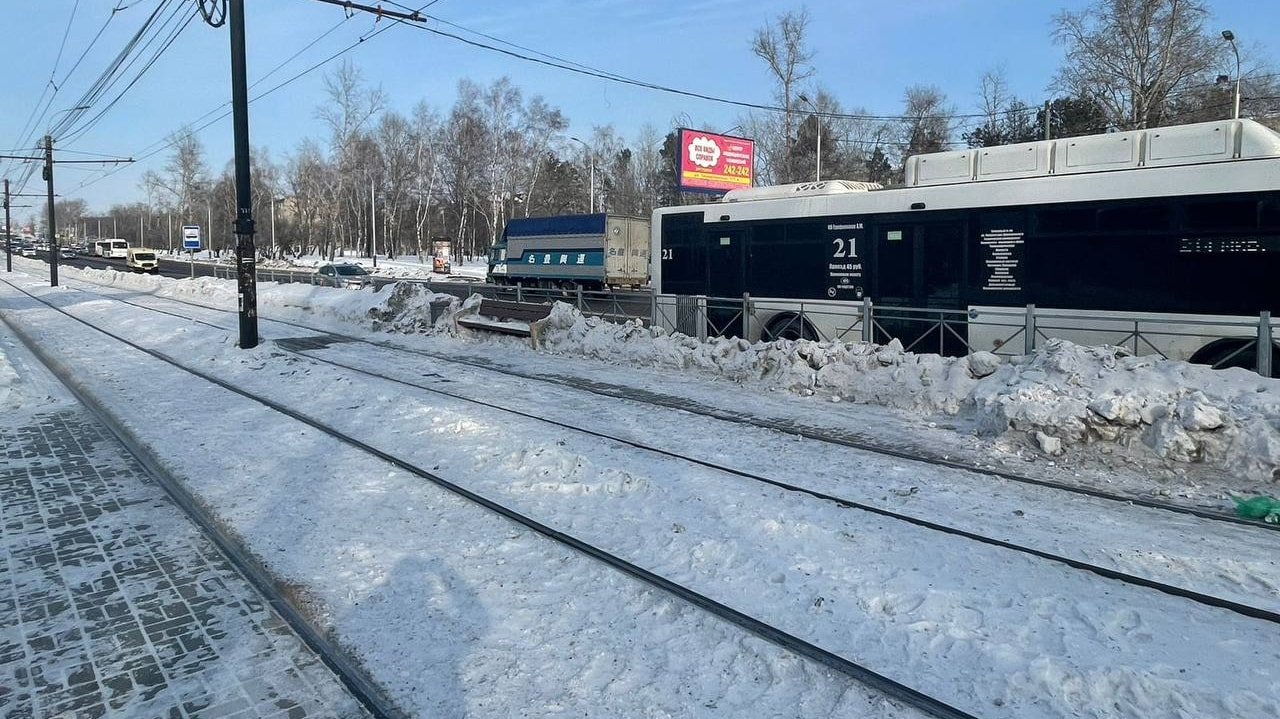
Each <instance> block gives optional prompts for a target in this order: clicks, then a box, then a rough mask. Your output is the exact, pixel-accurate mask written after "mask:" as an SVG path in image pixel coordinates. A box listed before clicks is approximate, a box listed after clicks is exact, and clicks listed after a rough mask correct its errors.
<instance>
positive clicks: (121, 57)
mask: <svg viewBox="0 0 1280 719" xmlns="http://www.w3.org/2000/svg"><path fill="white" fill-rule="evenodd" d="M172 5H174V0H161V2H160V3H159V4H158V5H157V6H156V8H155V10H153V11H152V12H151V14H150V15H148V16H147V18H146V20H144V21H143V23H142V25H141V27H139V28H138V30H137V31H136V32H134V34H133V36H132V37H131V38H130V39H129V40H128V42H126V43H125V45H124V47H123V48H122V49H121V50H120V52H118V53H117V54H116V56H115V57H114V58H112V60H111V61H110V62H109V63H108V64H107V67H106V68H105V69H104V70H103V71H102V72H101V73H99V75H98V77H97V79H95V80H94V81H93V83H92V84H91V85H90V86H89V88H88V89H87V90H85V92H84V94H83V95H81V96H80V98H79V99H78V100H77V101H76V102H75V103H74V104H73V107H75V108H80V107H84V108H86V109H85V110H79V109H77V110H75V111H74V112H71V113H69V114H68V116H67V117H65V118H62V119H61V120H60V121H59V122H58V123H56V124H55V125H54V126H53V127H51V128H49V129H48V131H47V133H46V134H50V135H53V136H54V137H55V138H57V137H59V136H60V135H61V134H62V133H63V131H64V130H66V129H67V128H68V127H70V126H71V125H72V124H74V123H75V122H77V121H78V120H79V119H80V117H81V113H84V112H87V111H88V108H92V107H93V105H94V104H95V103H96V102H97V101H98V100H100V99H101V98H102V96H103V95H104V94H106V93H107V92H108V91H109V89H110V88H111V86H112V85H113V84H114V83H115V81H116V80H117V79H118V78H119V76H120V74H121V71H122V70H123V69H127V67H128V66H129V65H131V64H132V62H131V58H133V57H134V51H135V50H136V49H137V48H138V47H139V45H142V46H143V47H145V46H146V45H147V44H149V42H150V39H151V37H152V36H153V32H152V31H153V29H154V28H155V27H156V26H157V23H158V22H159V21H160V18H161V17H162V16H163V14H164V12H165V11H166V10H170V9H171V6H172Z"/></svg>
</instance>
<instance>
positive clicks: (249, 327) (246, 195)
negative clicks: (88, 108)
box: [227, 0, 258, 350]
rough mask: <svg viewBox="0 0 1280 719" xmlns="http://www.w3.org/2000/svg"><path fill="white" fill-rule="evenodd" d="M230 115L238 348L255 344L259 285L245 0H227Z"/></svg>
mask: <svg viewBox="0 0 1280 719" xmlns="http://www.w3.org/2000/svg"><path fill="white" fill-rule="evenodd" d="M227 20H228V22H230V24H231V117H232V122H231V125H232V128H233V129H234V134H235V148H236V287H237V289H238V290H239V296H240V349H246V350H247V349H251V348H253V347H256V346H257V345H258V288H257V273H256V267H255V266H254V264H255V262H256V257H255V255H256V254H257V251H256V250H255V248H254V246H253V192H252V187H251V185H250V177H249V81H248V78H247V72H246V69H245V65H246V62H245V49H244V0H230V3H229V8H228V12H227Z"/></svg>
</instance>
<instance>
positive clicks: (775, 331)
mask: <svg viewBox="0 0 1280 719" xmlns="http://www.w3.org/2000/svg"><path fill="white" fill-rule="evenodd" d="M651 243H652V248H651V249H652V257H653V258H654V259H655V263H654V267H653V286H654V290H655V293H656V297H657V304H656V307H657V310H658V311H657V313H656V314H657V317H655V321H656V322H659V323H660V324H666V325H668V326H669V327H670V328H672V329H678V330H680V331H685V332H689V331H690V330H696V331H697V332H698V333H699V334H702V333H703V332H706V333H709V334H723V335H736V336H741V337H745V338H748V339H751V340H756V339H762V338H763V339H774V338H788V339H796V338H806V339H842V340H849V341H857V340H866V339H870V340H873V341H876V342H884V341H887V339H888V338H889V337H897V338H898V339H900V340H901V341H902V343H903V344H904V345H905V346H907V347H908V348H914V349H915V350H916V351H928V352H943V353H946V354H963V353H967V352H971V351H976V350H991V351H997V352H1003V353H1021V352H1022V351H1025V350H1026V349H1028V348H1031V347H1034V346H1035V345H1037V344H1039V343H1040V342H1043V341H1044V340H1045V339H1046V338H1048V337H1066V338H1068V339H1071V340H1073V341H1077V342H1081V343H1088V344H1101V343H1106V344H1114V345H1120V346H1126V347H1131V348H1132V349H1133V350H1134V351H1135V352H1137V353H1140V354H1157V353H1158V354H1162V355H1164V356H1166V357H1172V358H1175V359H1188V360H1191V361H1193V362H1203V363H1207V364H1213V365H1215V366H1245V367H1251V368H1253V367H1258V366H1261V365H1262V364H1265V361H1266V359H1267V354H1268V353H1269V352H1270V354H1271V356H1272V358H1273V361H1274V360H1275V359H1277V358H1280V350H1276V351H1274V352H1271V350H1272V349H1273V346H1274V339H1273V340H1272V342H1268V343H1266V344H1267V345H1268V346H1266V347H1264V346H1263V343H1262V342H1260V341H1259V338H1260V337H1273V334H1272V330H1271V328H1270V325H1269V315H1270V314H1273V313H1276V312H1278V311H1280V280H1278V279H1277V278H1280V134H1277V133H1275V132H1273V131H1271V130H1270V129H1268V128H1266V127H1265V126H1263V125H1260V124H1258V123H1256V122H1253V121H1251V120H1226V121H1220V122H1207V123H1198V124H1194V125H1183V126H1177V127H1162V128H1155V129H1149V130H1139V131H1133V132H1123V133H1112V134H1106V135H1094V136H1089V137H1076V138H1066V139H1061V140H1046V141H1041V142H1032V143H1024V144H1019V145H1007V146H1001V147H988V148H977V149H970V150H957V151H954V152H942V153H935V154H930V155H920V156H915V157H911V158H909V159H908V161H907V165H906V182H905V185H904V186H902V187H894V188H881V187H880V186H878V185H872V184H867V183H852V182H845V181H840V180H832V181H826V182H816V183H804V184H799V185H788V186H780V187H761V188H750V189H744V190H734V191H731V192H729V193H728V194H726V195H725V196H724V198H722V200H721V201H720V202H716V203H711V204H706V205H697V206H686V207H667V208H660V209H658V210H656V211H655V212H654V217H653V224H652V234H651ZM871 308H874V309H872V310H871V321H867V322H864V315H865V314H866V313H867V311H868V309H871ZM1271 373H1272V374H1274V370H1271Z"/></svg>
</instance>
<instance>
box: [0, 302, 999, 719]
mask: <svg viewBox="0 0 1280 719" xmlns="http://www.w3.org/2000/svg"><path fill="white" fill-rule="evenodd" d="M5 284H7V285H8V286H10V287H11V288H13V289H15V290H16V291H18V292H20V293H22V294H23V295H25V296H26V297H28V298H30V299H31V300H33V301H34V302H37V303H39V304H41V305H43V306H44V307H47V308H48V309H50V310H53V311H54V312H57V313H58V314H60V315H63V316H65V317H67V318H68V319H70V320H72V321H74V322H77V323H79V324H81V325H83V326H85V327H88V328H89V329H91V330H93V331H95V332H98V333H101V334H103V335H105V336H107V337H109V338H110V339H112V340H114V341H115V342H118V343H120V344H122V345H124V346H127V347H129V348H131V349H133V350H136V351H138V352H141V353H143V354H146V355H148V356H150V357H151V358H153V359H156V360H158V361H160V362H163V363H165V364H166V365H169V366H170V367H173V368H174V369H177V370H180V371H182V372H185V373H187V374H190V375H192V376H193V377H196V378H197V379H200V380H201V381H204V382H207V383H209V384H212V385H215V386H217V387H219V388H221V389H223V390H226V391H228V392H231V393H233V394H235V395H237V396H239V397H242V398H244V399H247V400H249V401H251V402H255V403H258V404H260V405H262V406H263V407H265V408H267V409H269V410H272V411H274V412H277V413H279V414H280V415H282V416H284V417H287V418H289V419H291V420H294V421H296V422H300V423H302V424H304V425H306V426H308V427H311V428H312V429H315V430H317V431H319V432H321V433H323V434H325V435H327V436H329V437H332V438H333V439H336V440H338V441H339V442H342V443H343V444H345V445H347V446H350V447H353V448H355V449H357V450H359V451H361V452H364V453H366V454H368V455H370V456H372V457H375V458H377V459H379V460H381V461H383V462H386V463H388V464H390V465H392V466H394V467H396V468H398V469H400V470H403V471H405V472H408V473H409V474H411V475H413V476H416V477H419V478H421V479H424V480H427V481H428V482H431V483H432V484H433V485H435V486H437V487H439V488H441V489H444V490H446V491H448V492H451V493H453V494H455V495H457V496H459V497H462V498H464V499H466V500H468V501H470V502H473V503H474V504H476V505H478V506H480V507H483V508H484V509H487V510H489V511H491V512H493V513H495V514H498V515H500V516H502V517H504V518H506V519H508V520H510V521H512V522H514V523H516V524H518V525H521V526H523V527H525V528H527V529H530V530H532V531H534V532H537V533H538V534H540V535H542V536H544V537H546V538H548V539H551V540H553V541H555V542H557V543H559V544H562V545H564V546H566V547H568V548H570V549H573V550H574V551H576V552H578V553H581V554H583V555H584V556H587V557H590V558H592V559H595V560H597V561H599V562H601V563H602V564H604V565H606V566H608V567H610V568H612V569H615V570H617V571H620V572H622V573H623V574H626V575H628V576H630V577H632V578H633V579H636V580H638V581H640V582H641V583H642V584H645V585H647V586H650V587H652V588H654V589H657V590H659V591H662V592H664V593H666V594H668V595H670V596H673V597H675V598H677V599H680V600H682V601H685V602H687V603H688V604H690V605H692V606H695V607H698V608H699V609H702V610H703V611H706V612H708V613H709V614H711V615H712V616H714V617H716V618H718V619H720V620H722V621H725V622H727V623H729V624H731V625H733V626H736V627H738V628H740V629H742V630H744V631H746V632H749V633H751V634H753V635H755V636H757V637H760V638H761V639H763V640H765V641H767V642H770V643H772V644H774V645H776V646H778V647H780V648H782V649H785V650H787V651H790V652H792V653H794V654H796V655H798V656H802V657H805V658H807V659H810V660H812V661H814V662H817V663H818V664H821V665H823V666H825V667H827V668H828V669H831V670H832V671H835V672H838V673H840V674H842V675H844V676H847V677H849V678H851V679H853V680H855V681H857V682H859V683H861V684H863V685H864V686H866V687H868V688H871V689H874V690H876V691H879V692H882V693H883V694H885V695H886V696H888V697H891V698H893V699H895V700H897V701H899V702H902V703H903V704H906V705H908V706H911V707H913V708H915V709H917V710H919V711H921V712H924V713H925V714H927V715H929V716H932V717H937V719H978V717H977V716H976V715H974V714H970V713H968V712H966V711H964V710H962V709H959V708H957V707H954V706H951V705H950V704H947V703H946V702H943V701H941V700H939V699H937V698H935V697H932V696H930V695H928V694H925V693H924V692H921V691H919V690H916V689H914V688H912V687H910V686H908V685H906V684H903V683H901V682H898V681H895V680H893V679H891V678H889V677H888V676H886V675H884V674H881V673H879V672H876V671H874V670H872V669H870V668H868V667H866V666H864V665H863V664H860V663H858V662H854V661H852V660H849V659H847V658H845V657H843V656H841V655H840V654H838V653H836V652H833V651H830V650H827V649H824V648H822V647H821V646H818V645H817V644H814V643H812V642H809V641H807V640H805V639H803V638H801V637H799V636H796V635H795V634H792V633H789V632H787V631H785V630H783V629H780V628H778V627H776V626H774V625H772V624H769V623H768V622H765V621H761V620H759V619H757V618H755V617H752V616H750V615H749V614H746V613H744V612H741V611H738V610H736V609H734V608H733V607H730V606H729V605H727V604H724V603H722V602H719V601H717V600H715V599H713V598H711V597H710V596H707V595H705V594H703V593H700V592H697V591H695V590H693V589H691V588H689V587H687V586H685V585H683V584H680V583H678V582H674V581H672V580H669V579H667V578H665V577H663V576H661V575H659V574H657V573H655V572H652V571H650V570H647V569H645V568H643V567H641V566H639V565H637V564H635V563H633V562H630V561H628V560H626V559H624V558H622V557H621V556H618V555H616V554H613V553H611V552H608V551H606V550H605V549H602V548H600V547H598V546H596V545H594V544H591V543H589V542H586V541H583V540H581V539H578V538H577V537H575V536H573V535H571V534H568V533H566V532H563V531H560V530H558V529H556V528H554V527H552V526H550V525H548V524H545V523H543V522H540V521H538V520H536V519H534V518H533V517H531V516H528V515H526V514H523V513H521V512H519V511H517V510H515V509H512V508H510V507H508V506H505V505H503V504H501V503H499V502H496V501H494V500H492V499H489V498H487V497H485V496H483V495H481V494H479V493H477V492H474V491H472V490H469V489H467V488H466V487H463V486H462V485H460V484H457V483H455V482H453V481H450V480H449V479H447V478H445V477H443V476H441V475H439V474H437V473H435V472H433V471H431V470H427V469H425V468H423V467H421V466H419V465H417V464H415V463H413V462H412V461H410V460H407V459H404V458H401V457H399V456H396V455H395V454H392V453H390V452H387V451H385V450H382V449H379V448H377V447H374V446H372V445H370V444H368V443H367V442H364V441H363V440H361V439H359V438H356V437H354V436H351V435H349V434H347V433H345V432H343V431H341V430H339V429H337V428H336V427H333V426H330V425H329V424H327V423H325V422H322V421H320V420H319V419H316V418H314V417H311V416H309V415H307V414H305V413H302V412H299V411H297V410H295V409H292V408H290V407H288V406H286V405H284V404H282V403H280V402H276V401H274V400H271V399H269V398H266V397H262V396H260V395H258V394H256V393H253V392H251V391H248V390H246V389H244V388H242V387H238V386H236V385H234V384H232V383H230V382H228V381H226V380H223V379H222V378H219V377H217V376H215V375H212V374H210V373H208V372H205V371H203V370H199V369H196V368H193V367H189V366H187V365H185V364H184V363H182V362H181V361H179V360H177V359H176V358H174V357H171V356H169V355H168V354H166V353H164V352H161V351H159V350H156V349H153V348H150V347H146V346H143V345H141V344H138V343H136V342H134V341H132V340H130V339H128V338H127V337H124V336H123V335H120V334H118V333H116V332H113V331H111V330H108V329H104V328H103V327H100V326H98V325H96V324H94V323H92V322H89V321H88V320H85V319H83V318H81V317H77V316H76V315H75V314H73V313H71V312H68V311H67V310H65V309H63V308H61V307H58V306H56V305H54V304H53V303H51V302H48V301H46V300H45V299H44V298H41V297H38V296H36V295H34V294H32V293H30V292H27V291H26V290H24V289H22V288H21V287H18V286H17V285H14V284H13V283H12V282H9V281H7V280H5ZM111 299H112V300H113V301H119V300H116V299H115V298H111ZM129 304H131V305H132V306H135V307H139V308H141V309H152V310H154V311H158V312H162V313H164V314H168V315H171V316H174V317H177V318H181V319H185V320H187V321H194V322H198V323H200V324H202V325H205V326H208V327H211V328H216V329H218V330H222V331H225V330H226V329H227V328H225V327H221V326H219V325H216V324H214V323H210V322H207V321H204V320H200V319H196V318H191V317H184V316H181V315H178V314H177V313H172V312H167V311H163V310H158V309H156V308H148V307H146V306H145V305H140V304H137V303H129ZM6 324H7V325H9V326H10V328H11V329H13V330H15V331H17V328H16V327H14V326H13V325H12V324H11V323H9V322H6ZM17 334H18V335H19V337H20V338H22V340H23V342H24V343H26V344H28V346H32V345H33V344H34V343H31V342H30V340H29V338H27V337H26V336H25V334H23V333H22V332H20V331H17ZM38 356H40V357H41V358H42V360H44V359H45V358H47V357H48V355H47V354H46V353H43V352H41V353H40V354H39V355H38ZM308 359H313V358H308ZM95 404H96V403H95ZM131 445H132V443H131ZM153 464H154V463H153V462H148V466H152V465H153ZM179 506H180V507H181V508H182V509H183V511H184V512H186V513H188V514H189V516H192V518H193V519H196V520H197V522H198V524H199V525H200V526H201V527H202V528H204V529H205V531H207V532H209V533H210V534H211V536H215V535H216V537H215V541H218V542H219V544H220V545H221V544H223V543H226V544H227V545H228V546H234V542H233V541H232V540H231V539H230V538H229V537H227V536H226V535H225V534H224V533H223V532H222V530H220V529H219V528H218V527H217V525H216V523H214V522H212V521H210V520H209V518H207V517H203V516H202V512H200V511H199V510H198V508H197V506H196V505H195V503H194V502H192V501H180V502H179ZM234 554H235V555H237V556H242V555H240V553H239V552H234ZM242 558H243V557H242ZM256 585H257V583H256V582H255V586H256ZM260 589H261V590H262V591H264V594H266V595H267V596H268V597H270V598H271V600H272V601H273V603H274V602H276V601H279V602H285V603H287V600H285V599H284V597H283V596H282V595H281V594H280V593H279V592H277V591H275V589H274V587H273V586H272V585H271V583H270V582H269V581H264V584H263V586H262V587H260ZM295 614H296V613H295ZM296 616H298V617H300V614H297V615H296ZM304 636H305V637H307V638H308V639H314V640H315V641H316V642H317V643H316V644H315V645H314V646H313V648H314V649H315V650H317V652H318V653H319V654H320V655H321V656H322V658H323V659H324V660H325V661H326V664H330V666H331V668H334V669H335V671H338V672H339V673H340V677H341V678H342V680H343V681H344V683H346V684H347V685H348V686H349V687H365V686H370V680H369V679H368V678H366V677H364V676H363V675H361V674H360V673H359V671H358V670H356V669H354V668H353V667H352V666H351V664H350V662H349V660H347V659H346V658H345V656H344V655H342V654H341V653H340V652H339V651H338V650H337V649H336V648H334V647H333V646H331V645H329V644H328V643H327V642H325V641H323V639H322V637H320V635H319V633H318V632H317V631H316V630H314V629H313V628H310V627H309V625H307V631H306V634H304ZM309 643H310V641H309ZM360 698H361V699H362V701H364V702H365V703H366V707H369V708H371V712H372V713H373V714H374V716H378V717H383V716H389V717H395V716H399V714H398V713H397V710H395V709H394V708H393V707H390V706H387V705H385V704H380V703H379V702H378V701H376V700H370V699H369V698H368V696H360Z"/></svg>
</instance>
